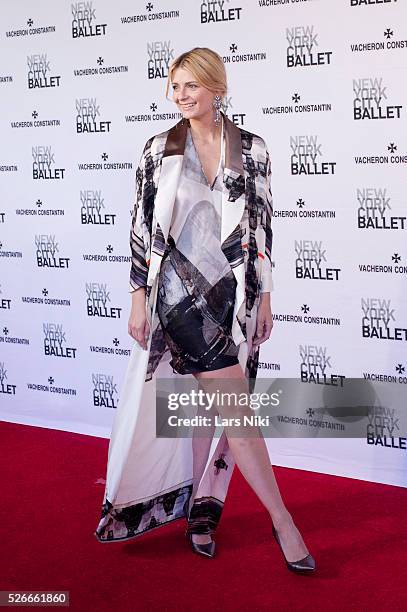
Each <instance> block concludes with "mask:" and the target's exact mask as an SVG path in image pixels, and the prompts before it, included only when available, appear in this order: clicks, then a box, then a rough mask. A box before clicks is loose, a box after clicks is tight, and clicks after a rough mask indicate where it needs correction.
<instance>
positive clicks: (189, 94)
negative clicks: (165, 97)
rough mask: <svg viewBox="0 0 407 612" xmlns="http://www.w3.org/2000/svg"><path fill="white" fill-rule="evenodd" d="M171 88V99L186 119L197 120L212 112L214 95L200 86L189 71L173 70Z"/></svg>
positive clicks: (183, 69) (182, 69)
mask: <svg viewBox="0 0 407 612" xmlns="http://www.w3.org/2000/svg"><path fill="white" fill-rule="evenodd" d="M172 88H173V96H172V99H173V101H174V102H175V104H176V105H177V106H178V108H179V110H180V111H181V113H182V114H183V116H184V117H185V118H186V119H194V118H198V117H201V116H202V115H204V114H206V113H208V112H212V111H213V109H212V104H213V98H214V94H213V93H212V92H211V91H209V89H206V88H205V87H203V86H202V85H200V84H199V83H198V81H197V80H196V78H195V77H194V75H193V74H192V73H191V72H189V70H185V68H177V69H176V70H174V72H173V75H172Z"/></svg>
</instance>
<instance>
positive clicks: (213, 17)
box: [200, 0, 242, 23]
mask: <svg viewBox="0 0 407 612" xmlns="http://www.w3.org/2000/svg"><path fill="white" fill-rule="evenodd" d="M226 4H228V6H227V7H226ZM200 11H201V23H218V22H219V21H237V20H239V19H241V16H242V7H240V6H239V7H237V6H236V7H232V6H230V0H228V1H227V2H226V0H201V2H200Z"/></svg>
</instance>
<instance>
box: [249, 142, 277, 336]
mask: <svg viewBox="0 0 407 612" xmlns="http://www.w3.org/2000/svg"><path fill="white" fill-rule="evenodd" d="M265 151H266V177H265V180H266V189H265V194H266V195H265V203H264V214H263V218H262V227H263V231H264V232H265V243H264V259H263V262H262V271H261V283H260V303H259V307H258V311H257V324H256V336H255V339H254V341H253V344H254V345H257V344H262V343H263V342H265V340H267V339H268V338H269V337H270V334H271V330H272V328H273V316H272V312H271V295H270V294H271V291H273V290H274V283H273V277H272V271H271V251H272V246H273V229H272V225H271V219H272V216H273V196H272V192H271V159H270V154H269V152H268V149H267V147H265Z"/></svg>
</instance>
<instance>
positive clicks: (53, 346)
mask: <svg viewBox="0 0 407 612" xmlns="http://www.w3.org/2000/svg"><path fill="white" fill-rule="evenodd" d="M42 329H43V331H44V354H45V355H47V356H51V357H63V358H66V359H76V351H77V349H76V348H74V347H72V346H68V343H67V340H66V333H65V332H64V329H63V327H62V324H61V323H43V324H42Z"/></svg>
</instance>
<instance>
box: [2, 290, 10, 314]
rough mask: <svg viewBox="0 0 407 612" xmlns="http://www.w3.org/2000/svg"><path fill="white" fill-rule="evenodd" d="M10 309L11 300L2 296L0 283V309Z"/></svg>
mask: <svg viewBox="0 0 407 612" xmlns="http://www.w3.org/2000/svg"><path fill="white" fill-rule="evenodd" d="M10 309H11V300H10V299H9V298H6V297H5V296H4V293H3V290H2V287H1V285H0V310H10Z"/></svg>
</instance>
